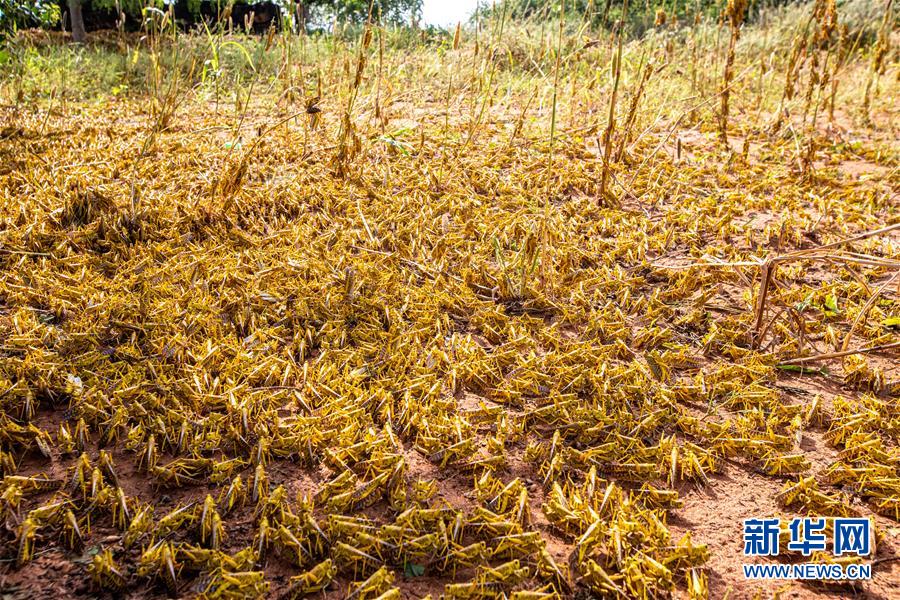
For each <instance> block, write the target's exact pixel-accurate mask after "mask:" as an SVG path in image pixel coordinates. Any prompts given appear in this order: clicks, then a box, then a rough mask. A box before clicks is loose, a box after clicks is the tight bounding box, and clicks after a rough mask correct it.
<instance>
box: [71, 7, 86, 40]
mask: <svg viewBox="0 0 900 600" xmlns="http://www.w3.org/2000/svg"><path fill="white" fill-rule="evenodd" d="M81 2H82V0H69V21H71V23H72V40H74V41H75V43H76V44H83V43H84V41H85V39H87V33H86V32H85V31H84V16H83V15H82V14H81Z"/></svg>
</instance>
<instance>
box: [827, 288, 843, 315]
mask: <svg viewBox="0 0 900 600" xmlns="http://www.w3.org/2000/svg"><path fill="white" fill-rule="evenodd" d="M840 312H841V310H840V309H839V308H838V303H837V296H835V295H834V292H832V293H831V294H829V295H828V297H827V298H825V314H827V315H829V316H831V315H837V314H840Z"/></svg>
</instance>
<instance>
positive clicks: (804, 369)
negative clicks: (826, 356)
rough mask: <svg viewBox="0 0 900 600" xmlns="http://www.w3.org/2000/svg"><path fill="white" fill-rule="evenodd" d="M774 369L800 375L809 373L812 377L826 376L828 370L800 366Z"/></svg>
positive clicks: (783, 366)
mask: <svg viewBox="0 0 900 600" xmlns="http://www.w3.org/2000/svg"><path fill="white" fill-rule="evenodd" d="M775 367H776V368H778V369H781V370H782V371H793V372H795V373H800V374H801V375H803V374H806V373H810V374H813V375H828V370H827V369H825V368H822V369H813V368H810V367H804V366H801V365H776V366H775Z"/></svg>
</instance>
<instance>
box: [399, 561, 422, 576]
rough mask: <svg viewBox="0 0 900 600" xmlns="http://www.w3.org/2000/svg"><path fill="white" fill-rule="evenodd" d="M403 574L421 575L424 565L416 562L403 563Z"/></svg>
mask: <svg viewBox="0 0 900 600" xmlns="http://www.w3.org/2000/svg"><path fill="white" fill-rule="evenodd" d="M403 574H404V575H405V576H406V577H421V576H422V575H424V574H425V567H424V566H422V565H417V564H416V563H405V564H404V565H403Z"/></svg>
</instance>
